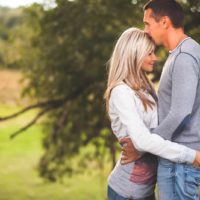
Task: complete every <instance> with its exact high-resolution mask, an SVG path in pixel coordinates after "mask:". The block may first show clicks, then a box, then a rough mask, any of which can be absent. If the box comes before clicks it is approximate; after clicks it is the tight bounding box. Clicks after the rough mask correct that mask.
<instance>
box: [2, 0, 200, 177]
mask: <svg viewBox="0 0 200 200" xmlns="http://www.w3.org/2000/svg"><path fill="white" fill-rule="evenodd" d="M145 2H146V1H144V0H138V1H135V0H134V1H133V0H110V1H106V0H95V1H94V0H74V1H69V0H57V1H56V4H57V6H56V7H54V8H50V9H44V7H43V6H42V5H39V4H34V5H32V6H31V7H28V8H26V9H25V10H24V11H23V13H21V17H22V18H21V19H20V25H19V24H18V26H16V27H15V29H14V30H15V31H13V32H12V33H11V32H7V31H5V29H4V28H5V26H0V37H1V38H2V40H4V41H6V42H7V43H6V45H8V43H9V42H10V44H11V46H10V48H11V47H14V46H15V44H16V43H17V41H19V46H18V48H17V51H15V52H17V53H18V54H17V55H18V56H19V57H20V59H16V58H15V57H13V59H14V60H15V61H16V62H13V61H12V62H10V61H9V63H15V66H18V65H19V63H20V69H21V70H22V71H23V72H24V75H25V78H26V80H28V81H27V84H26V85H27V86H26V88H24V90H23V95H25V96H29V97H31V98H32V99H33V101H34V102H41V101H51V100H54V99H60V101H57V102H58V103H57V104H56V107H55V108H56V109H49V111H48V112H47V116H48V117H47V118H45V120H44V122H43V123H44V138H43V146H44V150H45V151H44V154H43V156H42V158H41V160H40V165H39V169H40V174H41V175H42V176H43V177H45V178H47V179H49V180H51V181H56V180H57V179H60V178H61V177H63V176H64V175H65V174H69V175H71V174H73V172H77V171H81V169H83V168H85V167H89V166H98V167H103V164H104V163H106V162H108V159H109V162H112V163H115V161H116V158H115V155H116V143H115V142H116V139H115V137H114V135H113V134H112V133H111V130H110V123H109V119H108V117H107V115H106V112H105V105H104V101H103V93H104V90H105V88H106V79H107V67H106V64H107V62H108V60H109V57H110V55H111V52H112V49H113V47H114V44H115V42H116V40H117V38H118V36H119V35H120V33H122V32H123V31H124V30H125V29H126V28H128V27H131V26H136V27H139V28H143V22H142V18H143V9H142V7H143V5H144V3H145ZM181 3H182V5H183V7H184V9H185V12H186V15H187V16H186V20H185V30H186V33H188V34H189V35H191V36H192V37H194V38H195V39H196V40H197V41H200V35H199V31H200V27H199V21H200V20H199V1H195V0H194V1H181ZM0 19H1V18H0ZM8 24H9V26H14V25H12V23H11V22H10V23H8ZM14 24H16V22H15V23H14ZM3 27H4V28H3ZM10 30H11V29H10ZM2 40H1V41H2ZM6 48H7V47H6ZM15 50H16V49H15ZM11 52H12V51H11ZM158 54H159V57H160V60H159V62H158V66H157V68H156V70H155V76H154V80H158V79H159V77H160V72H161V69H162V65H163V63H164V60H165V58H166V56H167V52H166V50H164V49H163V48H159V49H158ZM5 57H6V56H5V55H4V54H3V53H1V52H0V62H1V63H3V64H4V65H6V64H5V63H6V62H5ZM19 61H20V62H19ZM17 63H18V64H17ZM9 65H10V64H9ZM6 66H8V65H6ZM66 97H68V98H66ZM59 102H60V103H59ZM48 105H52V106H53V104H48ZM54 106H55V105H54ZM86 146H87V147H88V146H89V147H90V148H89V149H90V151H86V150H85V151H84V150H83V149H85V147H86ZM78 155H79V156H80V157H79V159H77V156H78ZM107 155H110V157H109V158H108V157H107ZM77 160H78V161H77ZM77 163H78V164H77ZM96 164H97V165H96ZM75 166H76V167H75Z"/></svg>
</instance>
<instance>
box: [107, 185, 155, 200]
mask: <svg viewBox="0 0 200 200" xmlns="http://www.w3.org/2000/svg"><path fill="white" fill-rule="evenodd" d="M108 200H155V196H154V194H153V195H151V196H150V197H145V198H140V199H128V198H125V197H122V196H120V195H119V194H117V193H116V192H115V191H114V190H113V189H112V188H111V187H109V186H108Z"/></svg>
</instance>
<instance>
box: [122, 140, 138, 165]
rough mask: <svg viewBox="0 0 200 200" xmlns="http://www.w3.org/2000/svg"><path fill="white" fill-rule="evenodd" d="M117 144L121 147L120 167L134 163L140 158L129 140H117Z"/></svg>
mask: <svg viewBox="0 0 200 200" xmlns="http://www.w3.org/2000/svg"><path fill="white" fill-rule="evenodd" d="M119 142H120V144H121V146H122V148H121V149H122V157H121V161H120V162H121V164H122V165H125V164H128V163H131V162H133V161H136V160H138V159H139V158H140V157H141V155H140V153H139V152H138V151H137V150H136V148H135V147H134V145H133V143H132V141H131V139H130V138H128V137H126V138H122V139H120V140H119Z"/></svg>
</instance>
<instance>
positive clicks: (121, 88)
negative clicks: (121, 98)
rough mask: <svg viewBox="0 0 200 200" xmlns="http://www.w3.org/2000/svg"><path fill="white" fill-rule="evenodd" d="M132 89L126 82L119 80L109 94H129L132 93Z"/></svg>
mask: <svg viewBox="0 0 200 200" xmlns="http://www.w3.org/2000/svg"><path fill="white" fill-rule="evenodd" d="M133 92H134V91H133V89H131V88H130V87H129V86H128V85H127V84H126V83H124V82H119V83H118V84H117V85H116V86H115V87H114V88H113V89H112V92H111V95H113V96H115V95H117V96H118V95H124V94H131V93H133Z"/></svg>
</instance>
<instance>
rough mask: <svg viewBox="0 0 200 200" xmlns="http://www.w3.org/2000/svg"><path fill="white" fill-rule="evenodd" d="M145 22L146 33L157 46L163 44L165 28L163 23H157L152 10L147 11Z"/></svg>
mask: <svg viewBox="0 0 200 200" xmlns="http://www.w3.org/2000/svg"><path fill="white" fill-rule="evenodd" d="M143 22H144V25H145V28H144V31H145V32H146V33H148V34H149V35H150V36H151V38H152V39H153V40H154V42H155V43H156V44H157V45H160V44H162V43H163V41H162V40H163V31H164V30H163V27H162V22H161V20H160V21H158V22H157V21H156V20H155V18H154V17H153V15H152V9H150V8H149V9H147V10H145V12H144V18H143Z"/></svg>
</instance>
